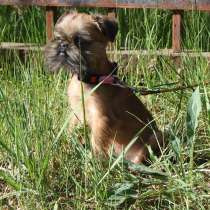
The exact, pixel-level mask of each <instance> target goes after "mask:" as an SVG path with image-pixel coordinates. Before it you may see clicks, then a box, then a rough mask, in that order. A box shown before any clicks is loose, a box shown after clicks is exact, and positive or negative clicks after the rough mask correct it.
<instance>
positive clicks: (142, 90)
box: [131, 81, 210, 95]
mask: <svg viewBox="0 0 210 210" xmlns="http://www.w3.org/2000/svg"><path fill="white" fill-rule="evenodd" d="M200 85H210V81H204V82H203V83H200V84H199V83H197V84H193V85H188V86H186V85H181V86H177V87H174V88H156V89H149V88H144V87H142V88H131V89H132V90H133V91H134V92H135V93H140V94H141V95H151V94H161V93H168V92H176V91H179V90H187V89H193V90H194V88H195V87H197V86H200Z"/></svg>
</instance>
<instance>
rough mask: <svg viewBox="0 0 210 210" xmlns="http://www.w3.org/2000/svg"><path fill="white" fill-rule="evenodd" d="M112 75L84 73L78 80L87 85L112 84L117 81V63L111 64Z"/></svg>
mask: <svg viewBox="0 0 210 210" xmlns="http://www.w3.org/2000/svg"><path fill="white" fill-rule="evenodd" d="M112 65H113V67H112V69H113V70H112V73H111V74H108V75H96V74H90V73H89V72H91V71H86V72H84V73H83V74H82V75H81V76H80V75H78V79H79V80H80V81H82V82H84V83H88V84H99V83H102V84H114V83H116V81H117V70H118V68H117V63H115V62H114V63H112Z"/></svg>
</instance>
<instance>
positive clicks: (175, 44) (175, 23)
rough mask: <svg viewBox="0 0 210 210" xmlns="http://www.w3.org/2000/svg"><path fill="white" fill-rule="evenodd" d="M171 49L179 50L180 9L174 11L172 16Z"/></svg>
mask: <svg viewBox="0 0 210 210" xmlns="http://www.w3.org/2000/svg"><path fill="white" fill-rule="evenodd" d="M172 49H173V50H174V52H180V51H181V11H174V14H173V16H172Z"/></svg>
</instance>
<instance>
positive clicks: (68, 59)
mask: <svg viewBox="0 0 210 210" xmlns="http://www.w3.org/2000/svg"><path fill="white" fill-rule="evenodd" d="M117 30H118V26H117V22H116V20H115V19H114V18H111V17H108V16H102V15H88V14H84V13H76V12H73V13H69V14H65V15H63V16H61V17H60V18H59V19H58V21H57V23H56V25H55V30H54V39H53V40H52V41H51V42H50V43H48V45H47V46H46V48H45V57H46V64H47V66H48V68H49V69H50V71H53V72H55V71H57V70H58V69H59V68H60V67H62V66H63V67H65V68H66V69H67V70H71V71H73V72H75V73H79V72H85V71H87V69H89V68H90V66H91V65H92V64H93V62H96V61H97V60H98V59H100V56H102V55H103V54H104V53H106V47H107V44H108V42H113V41H114V39H115V36H116V34H117Z"/></svg>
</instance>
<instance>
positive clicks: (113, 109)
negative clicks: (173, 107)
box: [45, 12, 163, 163]
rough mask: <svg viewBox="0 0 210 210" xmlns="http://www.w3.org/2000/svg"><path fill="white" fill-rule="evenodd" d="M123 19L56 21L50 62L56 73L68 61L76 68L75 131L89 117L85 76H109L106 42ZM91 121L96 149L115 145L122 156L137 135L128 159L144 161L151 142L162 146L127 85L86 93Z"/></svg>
mask: <svg viewBox="0 0 210 210" xmlns="http://www.w3.org/2000/svg"><path fill="white" fill-rule="evenodd" d="M117 30H118V27H117V22H116V20H115V19H113V18H110V17H108V16H101V15H88V14H84V13H75V12H74V13H69V14H65V15H63V16H62V17H61V18H60V19H59V20H58V22H57V24H56V25H55V33H54V37H55V38H54V39H53V40H52V41H51V42H50V43H49V44H48V45H47V47H46V51H45V55H46V63H47V64H48V66H49V69H50V70H51V71H53V72H55V71H58V69H59V68H60V67H62V66H64V67H65V68H66V69H67V70H69V71H71V72H72V75H73V76H72V78H71V79H70V82H69V86H68V98H69V104H70V107H71V109H72V110H73V111H74V114H75V117H74V118H73V119H72V121H71V122H70V130H71V129H73V127H74V126H75V125H76V124H78V123H82V122H83V112H82V108H81V106H82V103H81V81H80V80H78V75H80V78H82V77H83V76H84V75H86V74H87V73H88V74H95V75H109V74H110V73H111V72H112V71H113V64H112V63H111V62H110V61H109V60H108V58H107V54H106V47H107V45H108V43H109V42H113V41H114V39H115V36H116V34H117ZM83 87H84V94H85V95H89V94H90V92H91V90H92V89H93V88H94V87H95V85H92V84H88V83H84V82H83ZM85 111H86V119H87V124H88V126H89V127H90V129H91V145H92V149H93V152H94V154H96V155H101V154H105V155H108V154H109V151H110V149H111V148H112V145H113V148H114V153H115V154H116V155H119V154H120V153H121V152H122V151H123V150H124V149H125V148H126V146H127V145H128V144H129V143H130V142H131V140H132V139H133V138H134V137H136V141H135V142H134V143H133V144H132V145H131V147H130V148H129V150H128V151H127V152H126V154H125V158H126V159H128V160H130V161H132V162H134V163H140V162H142V161H144V160H145V159H146V157H147V156H148V149H147V146H146V145H150V146H151V148H152V149H153V150H154V151H158V150H159V149H160V146H161V145H162V143H163V135H162V133H161V132H160V131H159V130H158V128H157V126H156V123H155V121H154V119H153V117H152V115H151V113H150V112H149V111H148V110H147V109H146V107H145V106H144V105H143V104H142V102H141V101H140V100H139V99H138V98H137V97H136V96H135V95H134V94H133V92H132V91H131V90H130V89H129V88H126V87H120V86H115V85H108V84H102V85H100V86H99V87H97V88H96V90H94V91H93V92H92V93H91V94H90V95H89V96H88V97H86V98H85Z"/></svg>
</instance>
